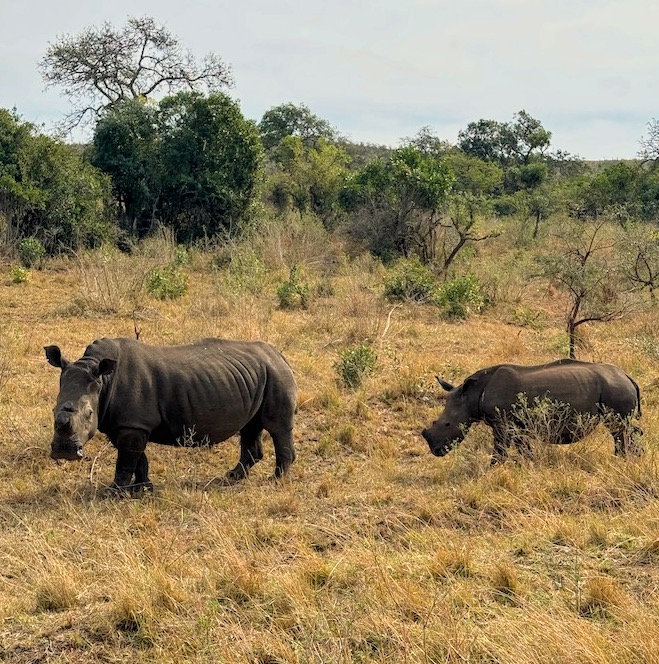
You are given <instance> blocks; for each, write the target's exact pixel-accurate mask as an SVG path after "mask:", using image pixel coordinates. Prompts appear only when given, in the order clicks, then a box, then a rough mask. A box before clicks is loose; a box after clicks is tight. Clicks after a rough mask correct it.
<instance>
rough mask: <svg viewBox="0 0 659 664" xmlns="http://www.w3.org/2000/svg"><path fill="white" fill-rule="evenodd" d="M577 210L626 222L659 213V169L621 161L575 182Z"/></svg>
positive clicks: (655, 215) (593, 215) (653, 217)
mask: <svg viewBox="0 0 659 664" xmlns="http://www.w3.org/2000/svg"><path fill="white" fill-rule="evenodd" d="M572 201H573V210H574V211H575V212H576V214H577V215H578V216H589V217H593V218H596V217H598V216H601V215H602V214H605V215H608V216H609V217H611V218H612V219H614V220H616V221H618V222H620V223H621V224H623V225H624V224H625V223H626V222H627V221H633V220H641V221H651V220H655V219H657V218H658V217H659V171H657V170H648V169H647V168H643V167H642V166H641V165H640V164H638V163H633V162H622V161H621V162H618V163H616V164H613V165H611V166H608V167H606V168H605V169H603V170H602V171H601V172H599V173H597V174H596V175H594V176H591V177H590V178H588V177H581V178H579V179H578V180H575V181H574V184H573V186H572Z"/></svg>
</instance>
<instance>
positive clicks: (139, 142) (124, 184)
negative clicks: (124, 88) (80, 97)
mask: <svg viewBox="0 0 659 664" xmlns="http://www.w3.org/2000/svg"><path fill="white" fill-rule="evenodd" d="M90 153H91V154H90V158H91V161H92V163H93V164H94V165H95V166H97V167H98V168H100V169H101V170H102V171H104V172H105V173H107V174H108V175H110V177H111V179H112V189H113V193H114V197H115V200H116V202H117V216H118V218H119V220H120V223H121V226H122V227H123V229H124V230H125V231H127V232H128V233H130V234H131V235H136V236H138V237H141V236H143V235H145V234H146V233H147V232H148V231H149V230H150V229H151V228H152V227H153V225H154V224H155V222H156V219H157V216H156V215H157V206H158V202H159V199H160V192H161V188H162V169H161V160H160V133H159V128H158V107H157V105H156V104H149V103H145V102H143V101H141V100H137V99H135V100H129V101H126V102H124V103H123V104H118V105H117V106H115V107H114V109H113V110H112V111H111V112H107V113H105V114H104V115H103V117H102V118H101V119H100V120H99V122H98V124H97V125H96V129H95V131H94V138H93V142H92V145H91V150H90Z"/></svg>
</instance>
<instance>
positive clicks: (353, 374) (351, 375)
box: [334, 343, 377, 389]
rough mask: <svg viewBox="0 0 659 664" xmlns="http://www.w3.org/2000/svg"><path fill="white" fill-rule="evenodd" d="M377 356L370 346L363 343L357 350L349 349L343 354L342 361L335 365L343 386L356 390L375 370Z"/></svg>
mask: <svg viewBox="0 0 659 664" xmlns="http://www.w3.org/2000/svg"><path fill="white" fill-rule="evenodd" d="M376 359H377V356H376V354H375V351H374V350H373V348H371V346H370V344H368V343H362V344H360V345H359V346H356V347H355V348H347V349H346V350H344V351H343V353H341V359H340V360H339V361H338V362H337V363H336V364H335V365H334V368H335V369H336V372H337V373H338V374H339V378H341V380H342V382H343V384H344V385H345V386H346V387H349V388H351V389H355V388H357V387H359V386H360V385H361V384H362V382H363V380H364V378H365V377H366V376H367V375H368V374H370V373H371V372H372V371H373V369H374V368H375V361H376Z"/></svg>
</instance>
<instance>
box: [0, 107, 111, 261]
mask: <svg viewBox="0 0 659 664" xmlns="http://www.w3.org/2000/svg"><path fill="white" fill-rule="evenodd" d="M109 193H110V191H109V181H108V180H107V178H106V177H105V176H103V175H102V174H101V173H100V172H99V171H97V170H96V169H95V168H94V167H93V166H91V165H90V164H89V163H87V162H86V161H85V159H84V157H83V155H82V154H81V152H80V150H78V149H77V148H76V147H75V146H71V145H66V144H64V143H62V142H61V141H58V140H55V139H53V138H50V137H48V136H45V135H43V134H41V133H39V132H38V130H37V129H36V128H35V127H34V125H32V124H30V123H27V122H22V121H21V119H20V118H19V116H18V115H17V114H16V113H15V112H10V111H6V110H4V109H0V214H1V215H2V216H3V217H4V218H5V220H6V227H5V242H6V243H13V242H16V241H17V240H20V239H22V238H26V237H37V238H38V239H39V240H41V242H42V243H43V245H44V247H45V249H46V251H47V252H48V253H50V254H52V253H54V252H56V251H59V250H61V249H77V248H79V247H94V246H98V245H100V244H101V243H102V242H104V241H109V240H112V239H113V238H114V236H115V234H116V227H115V225H114V224H113V222H112V221H111V219H110V216H109Z"/></svg>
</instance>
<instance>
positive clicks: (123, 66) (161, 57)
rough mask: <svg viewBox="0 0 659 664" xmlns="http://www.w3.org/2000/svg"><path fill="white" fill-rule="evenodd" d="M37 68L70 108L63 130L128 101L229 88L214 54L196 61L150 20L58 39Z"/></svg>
mask: <svg viewBox="0 0 659 664" xmlns="http://www.w3.org/2000/svg"><path fill="white" fill-rule="evenodd" d="M40 68H41V72H42V75H43V78H44V80H45V81H46V85H47V86H48V87H50V86H58V87H61V88H63V94H64V95H65V96H66V97H68V98H69V99H70V101H71V102H72V104H73V111H72V112H71V113H69V114H68V115H67V116H66V118H65V120H64V123H63V125H64V128H65V129H66V130H71V129H73V128H74V127H76V126H78V125H79V124H80V123H81V122H83V121H85V120H89V119H93V118H95V117H97V116H98V115H99V114H100V112H101V111H102V110H103V109H108V108H112V107H114V106H115V105H117V104H118V103H120V102H122V101H126V100H129V99H151V98H154V97H161V96H163V95H166V94H172V93H174V92H177V91H179V90H194V91H202V92H203V91H207V92H216V91H218V90H221V89H223V88H226V87H228V86H230V85H231V84H232V77H231V73H230V69H229V67H228V66H227V65H225V64H224V63H223V62H222V60H221V59H220V58H219V57H218V56H217V55H215V54H214V53H209V54H207V55H206V56H204V58H203V59H202V61H201V63H198V62H197V61H196V60H195V58H194V56H193V55H192V54H191V53H190V52H189V51H185V50H184V49H183V47H182V46H181V44H180V43H179V40H178V39H177V38H176V37H175V36H174V35H172V34H171V33H170V32H169V30H167V28H165V27H164V26H162V25H159V24H157V23H156V22H155V20H154V19H153V18H150V17H143V18H129V19H128V23H127V24H126V25H125V26H124V27H123V28H115V27H114V26H112V25H111V24H110V23H104V24H103V26H102V27H101V28H95V27H90V28H87V29H86V30H84V31H83V32H82V33H81V34H80V35H76V36H69V35H67V36H63V37H59V38H58V39H57V41H56V42H55V43H53V44H50V45H49V47H48V50H47V51H46V55H45V57H44V58H43V60H42V61H41V64H40Z"/></svg>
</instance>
